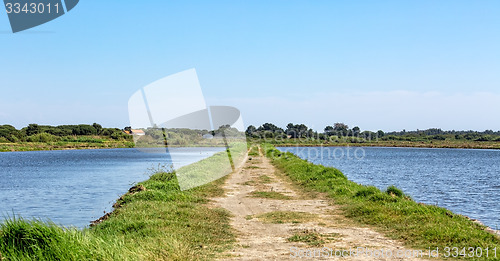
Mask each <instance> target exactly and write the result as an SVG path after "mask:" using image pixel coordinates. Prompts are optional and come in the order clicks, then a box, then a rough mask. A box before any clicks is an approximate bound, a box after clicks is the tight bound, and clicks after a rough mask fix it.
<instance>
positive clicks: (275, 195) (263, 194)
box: [251, 191, 292, 200]
mask: <svg viewBox="0 0 500 261" xmlns="http://www.w3.org/2000/svg"><path fill="white" fill-rule="evenodd" d="M251 195H252V197H254V198H269V199H281V200H288V199H292V198H291V197H289V196H287V195H284V194H282V193H279V192H276V191H253V192H252V193H251Z"/></svg>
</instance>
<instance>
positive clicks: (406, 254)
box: [290, 247, 498, 260]
mask: <svg viewBox="0 0 500 261" xmlns="http://www.w3.org/2000/svg"><path fill="white" fill-rule="evenodd" d="M290 256H291V257H292V258H346V257H365V258H370V259H374V260H376V259H387V258H401V259H407V258H461V257H470V258H497V257H498V253H497V248H488V247H486V248H482V247H442V248H439V247H437V248H428V249H426V250H414V249H387V248H380V249H375V248H367V247H355V248H349V249H333V248H329V247H323V248H307V249H304V248H298V247H291V248H290Z"/></svg>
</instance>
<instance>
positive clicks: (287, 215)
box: [256, 211, 317, 224]
mask: <svg viewBox="0 0 500 261" xmlns="http://www.w3.org/2000/svg"><path fill="white" fill-rule="evenodd" d="M256 218H259V219H260V220H262V221H263V222H267V223H273V224H283V223H294V224H297V223H303V222H309V221H313V220H314V219H315V218H317V215H315V214H311V213H307V212H294V211H272V212H267V213H264V214H260V215H257V216H256Z"/></svg>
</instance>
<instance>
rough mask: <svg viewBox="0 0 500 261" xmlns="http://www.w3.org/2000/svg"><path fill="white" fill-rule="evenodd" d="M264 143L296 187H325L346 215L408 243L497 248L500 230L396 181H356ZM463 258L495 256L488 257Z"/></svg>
mask: <svg viewBox="0 0 500 261" xmlns="http://www.w3.org/2000/svg"><path fill="white" fill-rule="evenodd" d="M263 148H264V151H265V153H266V156H267V157H269V158H270V159H271V160H272V162H273V164H274V165H275V166H276V167H278V168H279V169H280V170H281V171H282V172H283V173H284V174H285V175H286V176H288V177H289V178H290V179H291V180H292V182H294V183H295V184H297V185H299V187H302V188H303V189H304V190H305V191H314V192H321V193H326V194H327V195H328V197H330V198H332V199H333V200H334V201H335V202H336V203H337V204H339V205H340V206H341V208H342V210H343V212H344V215H345V216H346V217H348V218H351V219H353V220H355V221H357V222H359V223H362V224H367V225H371V226H374V227H376V228H378V229H379V230H380V231H382V232H384V233H385V234H386V235H387V236H389V237H391V238H394V239H399V240H403V241H404V242H406V244H407V245H409V246H411V247H416V248H421V249H427V248H428V247H431V248H433V249H435V248H436V247H439V248H440V249H441V250H442V249H443V248H444V247H458V248H460V249H461V248H464V247H466V248H469V247H482V248H483V249H485V248H487V247H489V248H490V249H493V248H495V247H496V248H497V249H500V238H499V237H498V236H495V235H493V234H491V233H489V232H487V231H485V227H484V226H481V225H479V224H476V223H474V222H472V221H470V220H468V219H467V218H465V217H463V216H461V215H457V214H453V213H451V212H450V211H449V210H447V209H444V208H440V207H437V206H433V205H424V204H419V203H417V202H415V201H413V200H411V198H409V197H407V196H406V195H404V193H403V192H402V191H400V190H399V189H397V188H395V187H389V188H388V189H387V191H385V192H383V191H380V190H379V189H377V188H375V187H370V186H363V185H359V184H357V183H354V182H352V181H349V180H348V179H347V178H346V177H345V176H344V175H343V174H342V173H341V172H340V171H339V170H337V169H335V168H330V167H324V166H321V165H315V164H312V163H310V162H308V161H306V160H302V159H300V158H298V157H297V156H295V155H293V154H292V153H282V152H280V151H278V150H277V149H275V148H274V147H273V146H272V145H269V144H264V145H263ZM465 259H468V260H498V259H495V258H492V257H490V258H489V259H486V258H484V257H483V258H481V259H474V258H465Z"/></svg>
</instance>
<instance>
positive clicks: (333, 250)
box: [214, 155, 437, 260]
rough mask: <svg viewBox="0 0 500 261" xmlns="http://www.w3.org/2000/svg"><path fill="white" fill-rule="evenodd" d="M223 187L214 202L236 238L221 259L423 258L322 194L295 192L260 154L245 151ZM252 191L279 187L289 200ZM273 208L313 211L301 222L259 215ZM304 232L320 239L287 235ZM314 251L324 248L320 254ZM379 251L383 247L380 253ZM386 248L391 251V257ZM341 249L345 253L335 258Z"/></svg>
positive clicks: (277, 189)
mask: <svg viewBox="0 0 500 261" xmlns="http://www.w3.org/2000/svg"><path fill="white" fill-rule="evenodd" d="M262 176H264V177H262ZM266 176H267V177H269V178H267V177H266ZM263 180H265V181H267V182H262V181H263ZM224 188H225V191H226V194H225V196H224V197H221V198H215V199H214V201H215V205H217V206H219V207H223V208H225V209H227V210H229V211H230V212H231V213H232V215H233V216H232V218H231V225H232V227H233V228H234V229H235V230H236V234H237V243H236V244H235V248H234V249H231V250H230V251H228V252H226V253H224V254H223V258H222V259H221V260H297V259H313V260H335V259H342V260H427V259H426V258H425V257H424V258H422V257H419V258H415V257H408V256H405V254H406V255H409V256H412V254H410V252H407V251H413V250H411V249H407V248H405V247H403V245H402V243H401V242H398V241H394V240H391V239H388V238H386V237H384V236H383V235H381V234H380V233H378V232H375V231H374V230H373V229H371V228H369V227H360V226H359V225H355V224H353V223H352V222H351V221H349V220H348V219H346V218H345V217H343V216H342V215H339V214H338V210H337V207H336V206H335V205H333V204H331V201H329V200H327V199H325V198H324V197H322V196H321V195H315V196H314V195H310V194H309V195H308V194H304V193H299V192H298V190H297V189H294V187H293V185H291V184H290V183H289V182H287V180H286V177H283V176H282V174H281V173H279V172H277V170H276V169H275V168H274V166H273V165H271V163H270V162H269V160H268V159H267V158H266V157H264V156H262V155H261V156H249V158H248V159H247V160H246V162H245V164H244V165H243V166H242V168H240V169H238V170H237V171H235V172H234V173H233V174H231V176H230V177H229V178H228V179H227V181H226V183H225V187H224ZM254 191H274V192H280V193H281V194H283V195H286V196H289V199H282V200H278V199H268V198H258V197H254V196H252V194H251V193H252V192H254ZM273 211H294V212H306V213H310V214H313V216H312V217H311V219H310V220H307V221H304V222H300V223H298V222H295V223H285V222H284V223H281V224H274V223H269V222H266V221H265V220H263V219H261V218H259V217H258V216H259V215H260V214H264V213H269V212H273ZM308 233H314V234H316V235H318V236H320V237H321V240H322V241H323V242H321V243H320V244H316V245H311V244H310V243H305V242H289V240H288V239H289V238H290V237H292V236H293V235H294V234H298V235H306V234H308ZM358 247H359V248H364V249H370V250H372V251H373V250H375V252H374V253H372V254H370V252H368V253H366V252H363V253H361V252H358V253H357V255H356V251H355V250H356V249H358ZM350 249H352V250H353V252H352V253H351V252H349V251H350ZM314 250H316V251H315V252H314ZM319 250H323V251H322V252H321V256H320V252H319ZM381 250H384V251H386V252H384V254H383V255H382V254H381V252H380V251H381ZM341 251H342V252H341ZM389 251H391V252H392V253H393V256H392V257H390V256H389ZM342 253H343V255H344V257H338V256H340V255H341V254H342ZM377 254H378V255H377ZM311 255H314V257H311ZM329 255H331V256H333V257H331V256H329ZM423 255H424V256H428V251H427V250H423ZM336 256H337V257H336ZM413 256H414V255H413ZM429 260H437V258H430V259H429Z"/></svg>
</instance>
